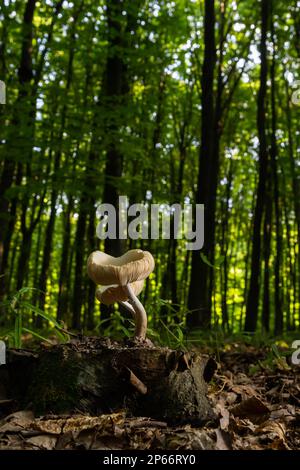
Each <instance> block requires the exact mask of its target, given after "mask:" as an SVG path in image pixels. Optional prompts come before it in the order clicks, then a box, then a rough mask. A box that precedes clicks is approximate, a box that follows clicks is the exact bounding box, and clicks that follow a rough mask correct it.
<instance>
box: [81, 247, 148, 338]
mask: <svg viewBox="0 0 300 470" xmlns="http://www.w3.org/2000/svg"><path fill="white" fill-rule="evenodd" d="M154 264H155V263H154V259H153V256H152V255H151V253H149V252H148V251H142V250H129V251H128V252H127V253H125V254H124V255H123V256H120V257H119V258H115V257H113V256H110V255H107V254H106V253H103V252H102V251H94V252H93V253H91V255H90V256H89V258H88V261H87V271H88V275H89V277H90V278H91V279H92V280H93V281H94V282H95V283H96V284H97V285H99V284H100V286H101V287H97V289H96V298H97V299H98V300H100V301H101V302H103V303H104V304H106V305H110V304H113V303H114V302H120V303H121V304H122V305H124V306H125V307H126V308H127V309H128V310H129V311H130V312H131V313H132V314H133V316H134V319H135V324H136V327H135V339H136V340H138V341H145V339H146V332H147V315H146V312H145V309H144V307H143V305H142V304H141V302H140V301H139V299H138V298H137V295H139V294H140V292H141V291H142V289H143V285H144V279H146V278H147V277H148V276H149V274H151V272H152V271H153V269H154Z"/></svg>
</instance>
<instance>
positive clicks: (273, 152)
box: [270, 0, 283, 335]
mask: <svg viewBox="0 0 300 470" xmlns="http://www.w3.org/2000/svg"><path fill="white" fill-rule="evenodd" d="M271 7H272V10H273V0H271ZM271 37H272V43H273V57H272V63H271V70H270V75H271V112H272V134H271V148H270V157H271V167H272V175H273V181H274V205H275V222H276V253H275V266H274V271H275V284H274V296H275V331H274V332H275V334H276V335H278V334H281V333H282V331H283V312H282V283H281V260H282V233H281V210H280V193H279V182H278V165H277V158H278V150H277V142H276V126H277V114H276V101H275V93H276V89H275V65H276V64H275V60H276V59H275V51H276V43H275V32H274V19H273V17H272V18H271Z"/></svg>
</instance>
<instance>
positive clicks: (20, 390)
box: [0, 337, 216, 425]
mask: <svg viewBox="0 0 300 470" xmlns="http://www.w3.org/2000/svg"><path fill="white" fill-rule="evenodd" d="M21 356H22V354H21V352H19V353H18V354H17V357H16V353H13V354H10V356H9V359H8V364H7V365H6V366H1V367H0V381H1V379H2V382H3V378H4V379H5V380H4V382H5V381H6V382H5V383H6V389H7V398H12V399H17V400H19V402H21V403H22V405H23V406H27V407H28V408H32V409H34V411H35V412H36V413H38V414H44V413H55V414H57V413H72V412H78V411H80V412H84V413H89V414H93V415H95V414H96V415H97V414H101V413H108V412H112V411H116V410H119V409H126V411H127V413H128V414H129V415H133V416H148V417H151V418H156V419H163V420H165V421H167V422H169V423H184V422H185V423H194V424H198V425H201V424H203V423H205V422H207V421H208V420H210V419H213V418H214V414H213V411H212V408H211V406H210V404H209V402H208V400H207V397H206V393H207V382H208V381H209V380H210V379H211V377H212V375H213V373H214V370H215V368H216V364H215V362H214V360H213V359H211V358H208V357H206V356H202V355H198V354H196V353H193V352H191V353H187V352H183V351H174V350H171V349H168V348H160V347H156V346H153V345H146V346H145V345H136V344H121V343H118V342H114V341H111V340H110V339H108V338H105V339H101V338H97V337H96V338H94V337H83V338H80V339H76V340H72V341H71V342H70V343H66V344H60V345H56V346H53V347H51V348H47V349H45V350H42V351H40V352H39V353H38V355H34V354H32V355H30V354H29V353H26V354H25V355H24V357H23V360H22V359H21Z"/></svg>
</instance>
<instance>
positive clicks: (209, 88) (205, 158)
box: [187, 0, 218, 328]
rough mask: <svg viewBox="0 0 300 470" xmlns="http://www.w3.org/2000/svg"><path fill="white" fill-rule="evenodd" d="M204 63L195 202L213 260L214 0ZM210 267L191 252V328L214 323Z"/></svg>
mask: <svg viewBox="0 0 300 470" xmlns="http://www.w3.org/2000/svg"><path fill="white" fill-rule="evenodd" d="M204 44H205V46H204V47H205V50H204V62H203V69H202V123H201V132H202V133H201V146H200V154H199V170H198V184H197V193H196V203H197V204H204V206H205V223H204V226H205V228H204V250H203V251H204V253H205V255H206V256H207V258H208V259H209V260H212V257H213V252H214V227H215V221H214V217H215V198H216V184H215V181H216V178H217V172H218V167H217V166H216V163H217V162H215V161H214V159H215V157H216V153H214V126H215V115H214V96H213V92H214V69H215V62H216V46H215V5H214V0H205V18H204ZM211 294H212V274H211V268H210V267H209V266H208V265H207V264H205V263H203V262H202V260H201V258H200V255H199V251H198V250H194V251H193V253H192V271H191V282H190V288H189V298H188V308H189V310H192V313H191V314H190V315H189V316H188V317H187V324H188V326H189V327H195V326H197V327H202V328H207V327H209V326H210V321H211Z"/></svg>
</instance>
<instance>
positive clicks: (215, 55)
mask: <svg viewBox="0 0 300 470" xmlns="http://www.w3.org/2000/svg"><path fill="white" fill-rule="evenodd" d="M299 7H300V2H299V1H296V0H295V1H293V0H289V1H286V0H276V1H275V0H260V1H258V0H256V1H254V0H236V1H234V0H223V1H217V0H216V1H214V0H205V1H204V0H189V1H185V0H176V1H171V0H170V1H165V0H160V1H156V0H153V1H151V0H150V1H148V0H135V1H129V0H123V1H122V0H107V1H102V0H98V1H95V0H73V1H70V2H68V1H52V0H45V1H37V0H27V1H25V0H1V2H0V79H1V80H3V81H4V82H5V83H6V88H7V103H6V105H0V142H1V146H0V300H1V301H2V302H3V306H2V308H1V317H0V324H1V327H2V328H4V329H5V328H6V327H8V325H9V324H10V321H11V312H10V310H9V309H7V308H6V307H7V305H8V302H9V301H11V300H9V299H12V298H14V297H13V296H14V295H15V294H16V292H20V289H22V288H26V296H27V299H28V302H30V305H31V306H35V307H36V308H37V309H40V311H44V312H46V314H47V315H51V316H52V317H53V318H56V319H57V320H59V321H61V320H62V321H63V322H64V323H65V325H67V327H69V328H73V329H77V330H80V329H84V330H93V329H98V330H99V328H100V331H101V329H102V330H103V328H104V326H103V325H104V323H103V320H106V319H107V317H108V313H109V312H107V309H106V310H104V309H102V308H100V307H99V303H98V302H96V301H95V297H94V294H95V286H94V285H93V284H92V283H91V282H90V281H89V279H88V277H87V274H86V259H87V257H88V254H89V253H90V252H91V251H92V250H94V249H97V248H100V249H102V250H105V251H106V252H108V253H110V254H113V255H115V256H118V255H120V254H121V253H122V252H123V251H124V250H126V249H129V248H138V247H140V248H142V249H146V250H149V251H151V253H152V254H153V256H154V258H155V260H156V268H155V271H154V272H153V273H152V275H151V276H150V278H149V280H148V281H147V284H146V287H145V289H144V291H143V293H142V295H141V297H142V301H143V302H144V304H145V307H146V310H147V312H148V316H149V320H150V326H151V327H152V328H155V327H156V328H158V327H159V325H160V324H161V321H162V322H163V324H164V325H166V326H167V325H172V324H177V325H182V326H184V325H185V322H186V324H187V326H188V327H189V328H190V329H197V328H201V329H203V328H207V327H209V326H212V327H221V328H223V329H224V330H226V331H230V332H238V331H247V332H255V331H258V332H262V331H265V332H271V333H272V334H276V335H278V334H281V333H282V332H283V331H287V330H295V329H298V328H299V308H300V252H299V237H300V159H299V153H300V129H299V122H300V91H299V90H300V81H299V80H300V78H299V70H300V8H299ZM119 195H127V196H128V198H129V201H130V203H134V202H142V203H143V202H144V203H148V204H150V203H158V204H160V203H161V204H173V203H181V204H183V203H184V202H190V203H203V204H205V244H204V248H203V249H202V250H201V252H199V251H186V250H185V248H184V240H152V241H151V240H137V241H132V240H128V241H127V242H126V243H125V244H124V243H123V242H122V243H121V241H118V240H107V241H106V242H105V244H104V242H100V241H99V240H98V239H97V237H96V225H97V223H98V220H97V218H96V207H97V205H98V204H99V203H100V202H106V203H112V204H116V203H117V200H118V196H119ZM27 288H35V289H37V290H29V289H27ZM22 292H25V290H24V291H22ZM116 309H117V306H116ZM100 310H101V312H100ZM120 315H121V314H119V316H118V313H115V315H114V316H113V317H112V318H114V319H115V320H116V321H119V324H120V325H122V321H121V320H122V318H121V316H120ZM115 320H113V321H115ZM26 321H27V324H28V325H30V324H32V323H35V324H34V327H35V328H42V327H43V323H42V319H41V317H40V316H39V317H38V319H37V320H36V319H33V318H32V317H31V315H28V316H27V320H26ZM107 324H108V323H106V325H107ZM117 327H118V326H117Z"/></svg>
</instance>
